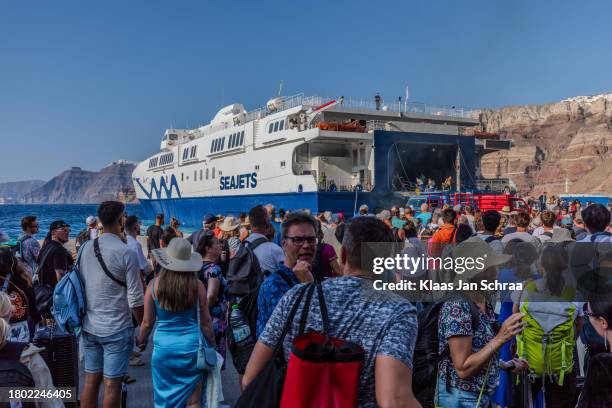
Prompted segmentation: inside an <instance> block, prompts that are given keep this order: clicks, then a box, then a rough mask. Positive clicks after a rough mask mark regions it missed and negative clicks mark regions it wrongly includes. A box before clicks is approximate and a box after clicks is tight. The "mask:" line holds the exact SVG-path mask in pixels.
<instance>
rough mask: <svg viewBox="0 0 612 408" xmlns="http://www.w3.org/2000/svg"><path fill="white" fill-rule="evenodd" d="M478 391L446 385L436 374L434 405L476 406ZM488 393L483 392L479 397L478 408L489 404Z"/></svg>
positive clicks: (459, 407)
mask: <svg viewBox="0 0 612 408" xmlns="http://www.w3.org/2000/svg"><path fill="white" fill-rule="evenodd" d="M478 395H479V393H476V392H469V391H463V390H460V389H459V388H455V387H448V390H447V389H446V381H444V380H443V379H442V376H438V387H437V389H436V396H435V399H434V401H435V406H436V407H443V408H476V403H477V402H478ZM490 398H491V395H490V394H487V393H483V394H482V398H481V399H480V408H482V407H488V406H489V399H490Z"/></svg>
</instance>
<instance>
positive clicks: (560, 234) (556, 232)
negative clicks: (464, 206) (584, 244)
mask: <svg viewBox="0 0 612 408" xmlns="http://www.w3.org/2000/svg"><path fill="white" fill-rule="evenodd" d="M548 242H552V243H561V242H574V239H573V238H572V233H571V232H570V231H569V230H568V229H567V228H554V229H553V234H552V237H551V238H550V239H549V240H548Z"/></svg>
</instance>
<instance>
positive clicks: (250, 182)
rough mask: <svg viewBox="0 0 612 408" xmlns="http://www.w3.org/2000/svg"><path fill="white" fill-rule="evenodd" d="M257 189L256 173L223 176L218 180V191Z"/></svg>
mask: <svg viewBox="0 0 612 408" xmlns="http://www.w3.org/2000/svg"><path fill="white" fill-rule="evenodd" d="M255 187H257V173H246V174H238V175H236V176H223V177H221V178H220V179H219V189H220V190H238V189H243V188H255Z"/></svg>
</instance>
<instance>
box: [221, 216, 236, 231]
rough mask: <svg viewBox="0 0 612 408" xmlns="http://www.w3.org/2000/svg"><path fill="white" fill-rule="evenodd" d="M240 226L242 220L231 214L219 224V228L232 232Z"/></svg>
mask: <svg viewBox="0 0 612 408" xmlns="http://www.w3.org/2000/svg"><path fill="white" fill-rule="evenodd" d="M239 226H240V221H238V219H237V218H236V217H232V216H229V217H225V219H224V220H223V223H222V224H221V225H220V226H219V228H220V229H221V231H224V232H230V231H233V230H235V229H236V228H238V227H239Z"/></svg>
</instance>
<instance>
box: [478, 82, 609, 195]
mask: <svg viewBox="0 0 612 408" xmlns="http://www.w3.org/2000/svg"><path fill="white" fill-rule="evenodd" d="M480 121H481V123H482V127H483V130H485V131H487V132H495V133H499V134H500V135H502V137H504V138H506V139H511V140H512V141H513V147H512V149H510V150H509V151H504V152H496V153H491V154H488V155H485V156H484V157H483V160H482V173H483V176H484V177H487V178H496V177H508V178H510V179H511V181H512V182H514V184H515V185H516V187H517V189H518V190H519V191H521V192H523V193H531V194H539V193H541V192H543V191H547V192H549V193H553V194H558V193H564V192H565V190H566V184H567V187H568V192H569V193H587V194H608V195H612V93H608V94H601V95H595V96H588V97H585V96H580V97H576V98H570V99H566V100H563V101H561V102H557V103H552V104H547V105H527V106H514V107H507V108H502V109H494V110H490V109H485V110H482V111H480ZM566 180H567V181H566Z"/></svg>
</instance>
